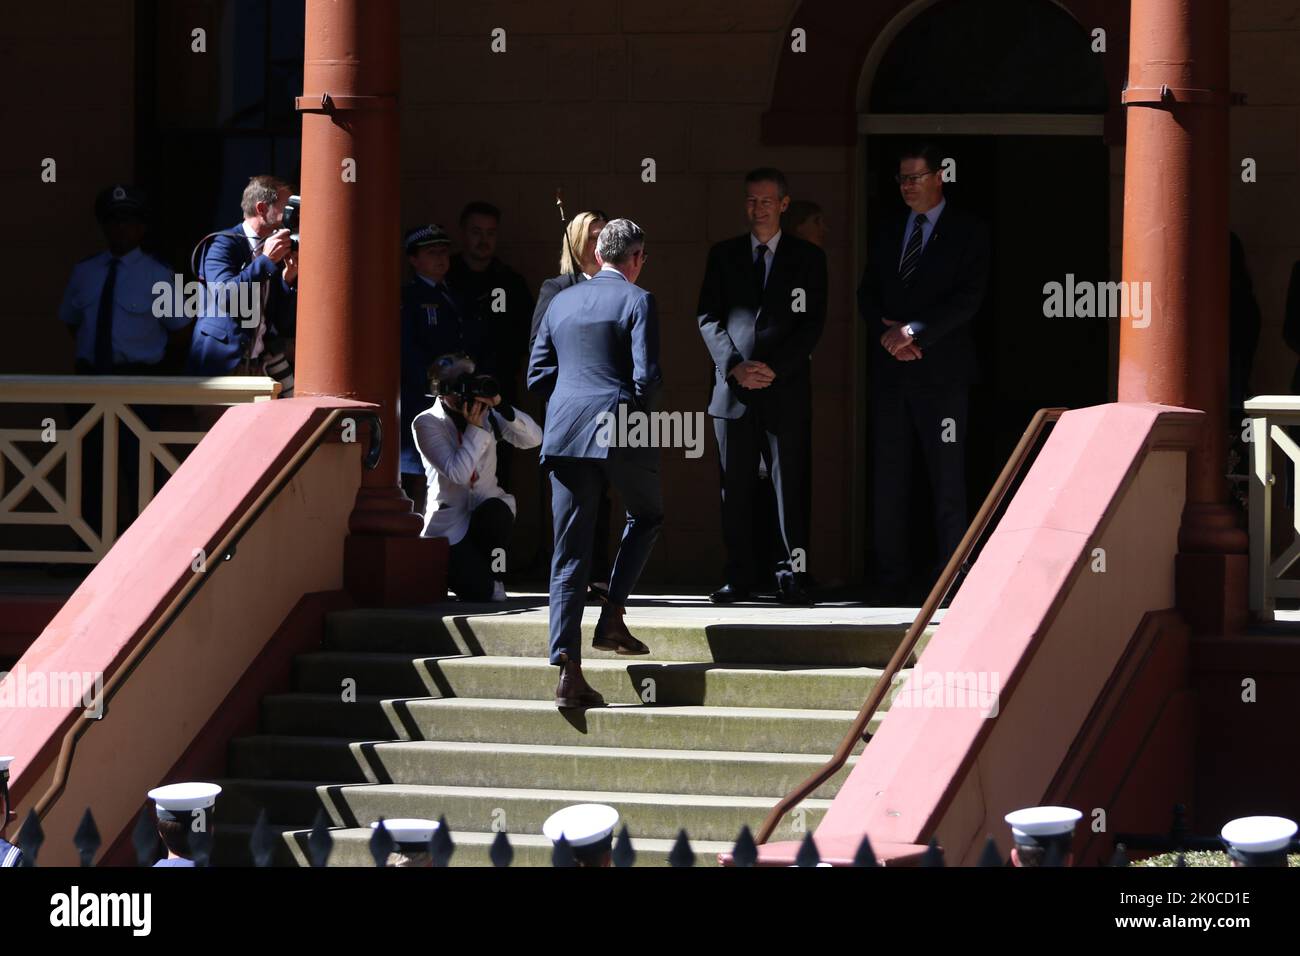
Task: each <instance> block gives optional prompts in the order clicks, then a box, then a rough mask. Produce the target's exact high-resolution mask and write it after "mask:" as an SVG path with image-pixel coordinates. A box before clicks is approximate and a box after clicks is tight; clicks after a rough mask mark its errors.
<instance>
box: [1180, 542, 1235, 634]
mask: <svg viewBox="0 0 1300 956" xmlns="http://www.w3.org/2000/svg"><path fill="white" fill-rule="evenodd" d="M1249 580H1250V556H1249V555H1246V554H1179V555H1176V556H1175V558H1174V593H1175V595H1176V600H1177V602H1178V609H1179V610H1180V611H1182V614H1183V617H1184V619H1185V620H1186V621H1187V625H1188V627H1189V628H1191V631H1192V633H1193V634H1213V635H1216V636H1227V635H1230V634H1241V633H1243V632H1244V631H1245V630H1246V627H1247V625H1248V623H1249V612H1248V609H1247V601H1246V595H1247V587H1248V585H1249Z"/></svg>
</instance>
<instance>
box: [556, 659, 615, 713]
mask: <svg viewBox="0 0 1300 956" xmlns="http://www.w3.org/2000/svg"><path fill="white" fill-rule="evenodd" d="M560 659H561V660H562V661H563V663H562V664H561V665H560V680H559V683H557V684H556V685H555V706H556V707H560V708H562V709H567V708H571V707H604V706H605V698H604V697H601V696H600V693H599V692H598V691H596V690H595V689H594V688H593V687H592V686H591V685H590V684H588V683H587V679H586V678H585V677H583V676H582V665H581V664H580V663H578V662H577V661H571V660H569V658H568V655H567V654H561V655H560Z"/></svg>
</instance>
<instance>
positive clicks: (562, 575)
mask: <svg viewBox="0 0 1300 956" xmlns="http://www.w3.org/2000/svg"><path fill="white" fill-rule="evenodd" d="M596 255H597V257H598V259H599V260H600V264H601V267H600V271H599V272H598V273H596V275H595V276H593V277H592V278H591V279H589V280H588V281H586V282H580V283H578V284H577V285H575V286H572V287H570V288H568V289H565V290H564V291H563V292H560V293H559V294H558V295H556V296H555V298H554V299H553V300H552V301H551V305H550V308H548V309H547V310H546V315H545V316H543V318H542V323H541V326H540V327H539V328H538V330H537V340H536V342H534V344H533V352H532V357H531V361H530V362H529V366H528V387H529V389H531V390H532V391H535V392H537V393H539V394H540V395H541V397H542V398H543V399H545V400H546V401H547V403H548V404H547V406H546V429H545V433H544V435H543V438H542V463H543V465H544V467H546V468H547V469H549V470H550V473H551V509H552V512H553V513H554V528H555V556H554V558H553V559H552V562H551V602H550V605H551V609H550V618H551V620H550V630H551V648H550V661H551V663H552V664H555V665H556V666H558V667H559V668H560V679H559V683H558V685H557V686H556V688H555V703H556V705H557V706H559V707H562V708H564V707H599V706H601V705H602V704H604V702H605V701H604V699H603V698H602V697H601V695H600V694H599V693H597V692H596V691H595V690H593V689H592V688H591V686H590V685H588V684H587V681H586V679H585V678H584V677H583V675H582V665H581V656H582V610H583V606H584V605H585V603H586V595H587V577H588V573H589V571H590V567H589V565H590V555H591V546H592V532H593V529H594V527H595V524H596V512H597V509H598V507H599V503H600V495H601V483H602V476H603V478H604V479H608V481H609V483H610V484H612V485H613V486H614V487H615V488H617V489H618V491H619V493H620V494H621V496H622V498H623V503H624V505H625V506H626V508H627V524H626V526H625V527H624V529H623V540H622V542H621V543H620V544H619V548H618V553H617V554H616V555H615V556H614V571H613V573H612V574H611V575H610V581H609V599H608V602H607V603H606V604H605V606H604V607H603V608H602V609H601V613H600V619H599V620H598V621H597V623H596V633H595V638H594V640H593V641H592V642H591V643H592V646H593V647H596V648H600V649H603V650H612V651H615V652H617V653H619V654H648V653H650V650H649V648H647V647H646V646H645V644H643V643H641V642H640V641H639V640H637V639H636V638H635V637H633V636H632V634H631V633H630V632H629V631H628V629H627V626H626V625H625V624H624V623H623V614H624V610H625V606H626V603H627V598H628V595H630V594H631V593H632V588H633V587H635V586H636V582H637V579H638V578H640V576H641V572H642V570H643V569H644V568H645V564H646V561H647V560H648V559H649V557H650V551H651V549H652V548H653V547H654V543H655V541H656V540H657V539H658V537H659V528H660V525H662V523H663V498H662V494H661V492H660V487H659V452H658V449H657V448H653V447H644V448H639V447H630V446H629V444H628V442H626V441H624V440H623V436H621V435H619V436H615V435H613V434H612V429H611V428H610V422H611V418H619V419H624V420H626V419H625V415H628V414H634V413H642V414H647V413H650V412H652V411H653V410H654V401H655V397H656V395H657V394H658V392H659V389H660V387H661V384H662V378H661V376H660V372H659V318H658V314H657V312H656V310H655V301H654V296H652V295H651V294H650V293H649V292H646V291H645V290H644V289H641V288H638V287H637V286H636V285H635V282H636V280H637V277H638V276H639V275H640V274H641V268H642V266H644V264H645V236H644V234H643V233H642V232H641V229H640V227H639V226H637V225H636V223H634V222H632V221H631V220H629V219H615V220H613V221H611V222H610V223H609V224H608V225H606V226H605V228H604V229H603V230H601V233H600V238H599V239H598V240H597V244H596ZM619 406H627V411H626V412H620V408H619Z"/></svg>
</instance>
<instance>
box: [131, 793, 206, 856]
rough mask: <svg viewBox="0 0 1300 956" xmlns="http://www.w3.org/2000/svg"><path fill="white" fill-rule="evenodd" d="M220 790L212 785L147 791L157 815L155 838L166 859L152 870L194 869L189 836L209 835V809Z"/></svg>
mask: <svg viewBox="0 0 1300 956" xmlns="http://www.w3.org/2000/svg"><path fill="white" fill-rule="evenodd" d="M219 793H221V788H220V787H219V786H217V785H216V784H215V783H173V784H169V785H168V786H165V787H155V788H154V789H152V790H150V791H149V799H150V800H152V801H153V802H154V804H155V806H156V808H157V813H158V836H159V837H161V838H162V841H163V846H165V847H166V848H167V856H166V857H164V858H163V859H161V860H159V861H158V862H157V863H155V864H154V866H156V867H157V866H182V867H184V866H197V865H198V864H196V863H195V862H194V851H193V849H192V847H191V845H190V834H192V833H204V832H206V833H208V834H211V833H212V807H213V805H214V804H215V803H216V802H217V794H219Z"/></svg>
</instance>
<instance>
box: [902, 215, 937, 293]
mask: <svg viewBox="0 0 1300 956" xmlns="http://www.w3.org/2000/svg"><path fill="white" fill-rule="evenodd" d="M929 221H930V220H928V219H926V218H925V213H921V214H920V215H919V216H917V217H916V221H915V223H913V225H912V235H911V236H909V237H908V239H907V250H906V251H905V252H904V253H903V261H902V262H901V263H900V264H899V266H898V277H899V278H900V279H902V280H903V285H908V284H909V283H911V281H912V274H913V273H915V272H916V267H917V266H919V265H920V264H921V229H922V228H923V227H924V226H925V224H926V223H927V222H929Z"/></svg>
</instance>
